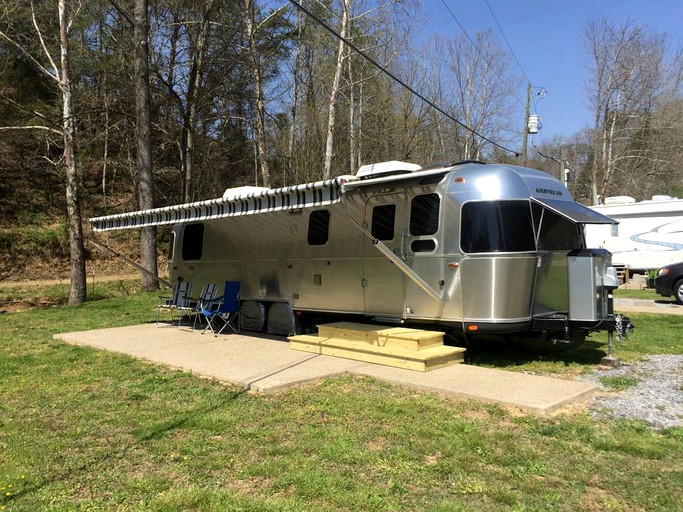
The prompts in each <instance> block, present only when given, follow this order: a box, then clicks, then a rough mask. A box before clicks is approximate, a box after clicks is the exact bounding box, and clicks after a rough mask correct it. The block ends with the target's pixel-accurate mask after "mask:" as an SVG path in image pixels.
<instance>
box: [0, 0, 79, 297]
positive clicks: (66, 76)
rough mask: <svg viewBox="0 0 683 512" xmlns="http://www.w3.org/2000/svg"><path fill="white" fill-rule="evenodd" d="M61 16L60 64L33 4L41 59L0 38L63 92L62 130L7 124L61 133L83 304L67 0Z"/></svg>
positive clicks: (75, 283)
mask: <svg viewBox="0 0 683 512" xmlns="http://www.w3.org/2000/svg"><path fill="white" fill-rule="evenodd" d="M57 12H58V17H59V34H58V37H57V40H58V44H59V52H60V59H59V65H57V63H56V61H55V59H54V58H53V56H52V52H51V51H50V49H49V47H48V42H47V41H46V38H45V37H44V34H43V30H41V28H40V25H39V24H38V21H37V17H36V13H35V10H34V7H33V3H31V21H32V25H33V29H34V32H35V37H36V38H37V41H38V45H39V46H40V48H41V50H42V58H41V57H40V56H37V55H33V54H32V53H31V52H30V51H29V50H27V49H26V48H25V47H24V46H22V45H21V44H19V42H17V40H16V39H14V38H12V37H10V36H9V35H8V34H7V33H6V32H4V31H0V38H2V39H3V40H4V41H5V42H7V43H8V44H10V45H11V46H13V47H15V48H16V49H17V50H18V51H19V52H20V54H21V55H22V56H23V57H24V58H26V59H27V60H28V61H29V62H31V63H32V64H33V65H34V66H36V67H37V68H38V69H39V70H40V71H41V72H42V73H43V74H44V75H45V76H47V77H49V78H50V79H51V81H52V82H53V83H54V84H56V86H57V88H58V89H59V92H60V98H61V107H62V116H61V130H57V129H55V128H53V127H51V126H44V125H31V126H20V127H4V129H5V130H7V129H30V130H36V129H37V130H45V131H48V132H53V133H54V132H56V133H60V134H61V135H62V137H63V151H62V162H61V165H62V166H63V169H64V176H65V182H66V210H67V224H68V230H69V249H70V266H71V285H70V288H69V304H80V303H82V302H85V300H86V294H87V290H86V273H85V248H84V243H83V222H82V219H81V203H80V197H79V186H78V181H79V180H78V170H77V166H76V158H75V146H76V117H75V113H74V108H73V91H72V84H71V75H70V64H69V56H70V55H69V29H70V28H71V17H70V13H69V11H68V6H67V4H66V0H59V1H58V3H57ZM34 113H35V114H37V115H38V117H40V118H41V119H42V120H43V121H44V122H46V123H47V124H52V123H51V122H50V120H49V119H48V117H47V116H45V115H43V114H40V113H38V112H34Z"/></svg>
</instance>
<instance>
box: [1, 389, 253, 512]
mask: <svg viewBox="0 0 683 512" xmlns="http://www.w3.org/2000/svg"><path fill="white" fill-rule="evenodd" d="M246 393H247V390H246V389H240V390H237V391H234V392H232V393H228V394H227V396H226V397H225V398H224V399H222V400H220V401H218V402H215V403H213V404H211V405H208V406H204V407H197V408H196V409H194V410H191V411H187V412H185V413H179V414H177V415H174V416H170V417H168V418H166V419H164V420H162V421H159V422H156V423H155V424H152V425H149V426H145V427H142V428H136V429H133V430H132V431H131V432H130V434H131V437H132V440H131V441H130V442H128V443H125V444H121V445H119V446H118V447H114V446H112V445H110V447H111V449H108V450H104V451H103V452H102V453H101V454H100V455H99V456H94V457H93V456H89V455H84V456H83V459H85V460H83V461H82V462H78V463H74V464H73V466H70V467H69V465H68V464H67V467H63V468H60V469H59V470H56V471H54V472H53V473H52V474H48V475H45V477H44V478H42V479H41V480H40V481H39V482H35V483H33V484H32V485H31V484H29V485H26V486H24V487H23V488H22V489H21V490H18V491H17V492H15V493H13V494H12V495H11V496H9V495H8V496H7V498H6V500H5V502H4V503H6V504H7V505H9V504H11V502H12V501H15V500H17V499H18V498H21V497H22V496H25V495H28V494H31V493H33V492H36V491H39V490H40V489H42V488H44V487H47V486H49V485H51V484H54V483H58V482H66V481H72V480H77V479H78V478H79V475H80V474H86V473H89V472H92V468H93V466H94V465H102V466H106V463H107V462H109V461H114V462H115V461H118V460H120V459H122V458H124V457H125V456H126V454H127V453H129V452H130V451H131V450H133V449H135V448H136V447H139V446H141V445H145V444H147V443H148V442H153V441H156V440H158V439H161V438H163V437H164V436H165V435H167V434H169V433H171V432H173V431H174V430H177V429H180V428H183V427H185V426H187V425H188V423H191V422H192V421H194V420H195V419H196V418H198V417H201V416H204V415H207V414H211V413H214V412H215V411H217V410H220V409H221V408H223V407H225V406H228V405H230V404H231V403H233V402H235V401H237V400H239V399H240V398H241V397H242V396H243V395H245V394H246ZM76 457H77V454H72V456H71V458H76ZM0 503H1V502H0ZM3 509H4V507H0V510H3Z"/></svg>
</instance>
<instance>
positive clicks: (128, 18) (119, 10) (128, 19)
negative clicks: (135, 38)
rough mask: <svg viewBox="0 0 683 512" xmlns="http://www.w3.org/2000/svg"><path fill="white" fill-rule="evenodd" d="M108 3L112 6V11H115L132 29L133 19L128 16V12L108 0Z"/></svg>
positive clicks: (113, 1)
mask: <svg viewBox="0 0 683 512" xmlns="http://www.w3.org/2000/svg"><path fill="white" fill-rule="evenodd" d="M109 3H110V4H111V5H113V6H114V9H116V12H118V13H119V14H120V15H121V16H123V17H124V18H125V20H126V21H127V22H128V24H129V25H130V26H131V27H132V26H133V25H134V23H133V17H132V16H131V15H130V13H129V12H128V11H126V10H125V9H124V8H123V7H121V6H120V5H119V4H118V3H117V2H116V1H115V0H109Z"/></svg>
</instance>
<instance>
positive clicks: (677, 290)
mask: <svg viewBox="0 0 683 512" xmlns="http://www.w3.org/2000/svg"><path fill="white" fill-rule="evenodd" d="M673 292H674V298H675V299H676V302H678V303H679V304H681V305H683V279H679V280H678V282H677V283H676V284H674V287H673Z"/></svg>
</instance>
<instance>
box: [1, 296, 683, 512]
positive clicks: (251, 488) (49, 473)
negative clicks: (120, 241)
mask: <svg viewBox="0 0 683 512" xmlns="http://www.w3.org/2000/svg"><path fill="white" fill-rule="evenodd" d="M155 304H156V294H138V293H136V294H131V295H128V296H122V297H114V298H110V299H107V300H102V301H97V302H90V303H87V304H84V305H80V306H72V307H67V306H64V307H55V308H49V309H42V310H34V311H30V312H24V313H13V314H5V315H2V316H0V492H1V494H0V510H16V511H35V510H56V511H62V510H64V511H66V510H69V511H71V510H103V511H104V510H106V511H109V510H155V511H157V510H158V511H166V510H168V511H175V510H207V511H212V510H215V511H223V510H254V511H263V510H265V511H269V510H274V511H276V510H277V511H279V510H285V511H286V510H292V511H300V510H353V511H357V510H435V511H452V510H567V511H569V510H571V511H574V510H662V511H664V510H665V511H672V510H681V503H683V491H682V489H681V486H680V482H681V478H682V477H683V475H682V469H683V468H682V465H681V460H683V429H681V428H677V429H670V430H667V431H662V432H655V431H652V430H650V429H649V428H647V427H646V426H645V425H643V424H641V423H639V422H633V421H610V420H599V421H598V420H594V419H592V418H591V417H589V416H588V415H586V414H584V413H580V412H579V413H571V414H570V413H567V414H564V415H560V416H556V417H547V418H546V417H536V416H528V415H520V414H519V413H515V412H514V411H508V410H506V409H505V408H503V407H501V406H498V405H491V404H480V403H477V402H473V401H457V400H453V399H449V398H446V397H442V396H439V395H435V394H430V393H421V392H416V391H414V390H408V389H404V388H401V387H397V386H392V385H389V384H386V383H383V382H379V381H375V380H372V379H369V378H356V377H337V378H332V379H326V380H323V381H321V382H319V383H315V384H307V385H303V386H299V387H296V388H292V389H289V390H287V391H284V392H280V393H277V394H271V395H251V394H245V393H243V392H242V391H241V390H238V389H235V388H231V387H229V386H225V385H222V384H220V383H218V382H214V381H211V380H207V379H201V378H197V377H195V376H193V375H191V374H188V373H185V372H181V371H177V370H172V369H168V368H165V367H162V366H157V365H153V364H149V363H145V362H143V361H139V360H135V359H132V358H130V357H126V356H123V355H118V354H113V353H108V352H103V351H98V350H94V349H91V348H85V347H76V346H70V345H66V344H64V343H61V342H57V341H54V340H53V339H52V335H53V334H54V333H56V332H65V331H73V330H82V329H91V328H99V327H109V326H117V325H128V324H134V323H139V322H145V321H150V320H151V319H152V318H153V317H154V312H153V309H154V305H155ZM633 320H634V323H636V326H637V330H636V335H634V337H633V338H632V340H630V341H629V342H627V343H626V344H625V345H624V348H623V349H620V351H621V352H620V355H621V356H622V357H628V358H633V359H637V358H641V357H643V356H645V355H646V354H648V353H659V352H668V353H672V352H673V353H681V342H680V341H679V339H678V338H679V337H680V336H679V335H677V333H676V332H675V330H676V329H678V333H680V332H683V330H682V329H681V327H683V325H682V324H681V322H680V321H679V320H678V319H677V318H672V317H662V316H658V317H656V318H654V315H634V316H633ZM593 343H594V346H589V347H587V348H586V349H583V350H587V352H584V353H583V354H582V355H579V354H574V355H572V356H567V355H562V356H552V355H550V356H546V357H547V359H546V360H545V361H542V365H541V366H539V367H537V366H536V362H535V358H534V356H532V355H518V356H517V359H516V360H515V361H514V362H512V363H511V364H510V366H514V367H515V368H516V369H520V370H524V371H537V372H538V373H557V371H556V370H558V369H559V368H561V367H564V368H569V370H565V371H567V372H569V373H571V372H572V371H574V370H573V369H572V368H573V365H576V369H577V370H579V371H580V369H581V368H592V367H594V365H595V359H594V357H595V356H597V354H599V353H604V346H602V345H599V344H598V343H597V342H593ZM495 348H496V347H494V349H495ZM491 352H494V353H495V352H496V350H491ZM482 354H484V352H483V349H482ZM481 357H482V358H484V357H485V354H484V355H482V356H481ZM486 357H488V359H489V360H490V361H493V360H494V359H495V356H494V355H491V354H490V355H488V356H486ZM553 357H557V358H556V359H553ZM567 357H569V358H570V359H566V358H567ZM563 358H564V359H563ZM498 360H499V363H498V364H499V365H500V366H505V364H504V360H503V359H502V358H499V359H498ZM567 364H568V365H569V366H565V365H567ZM560 373H561V372H560Z"/></svg>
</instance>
